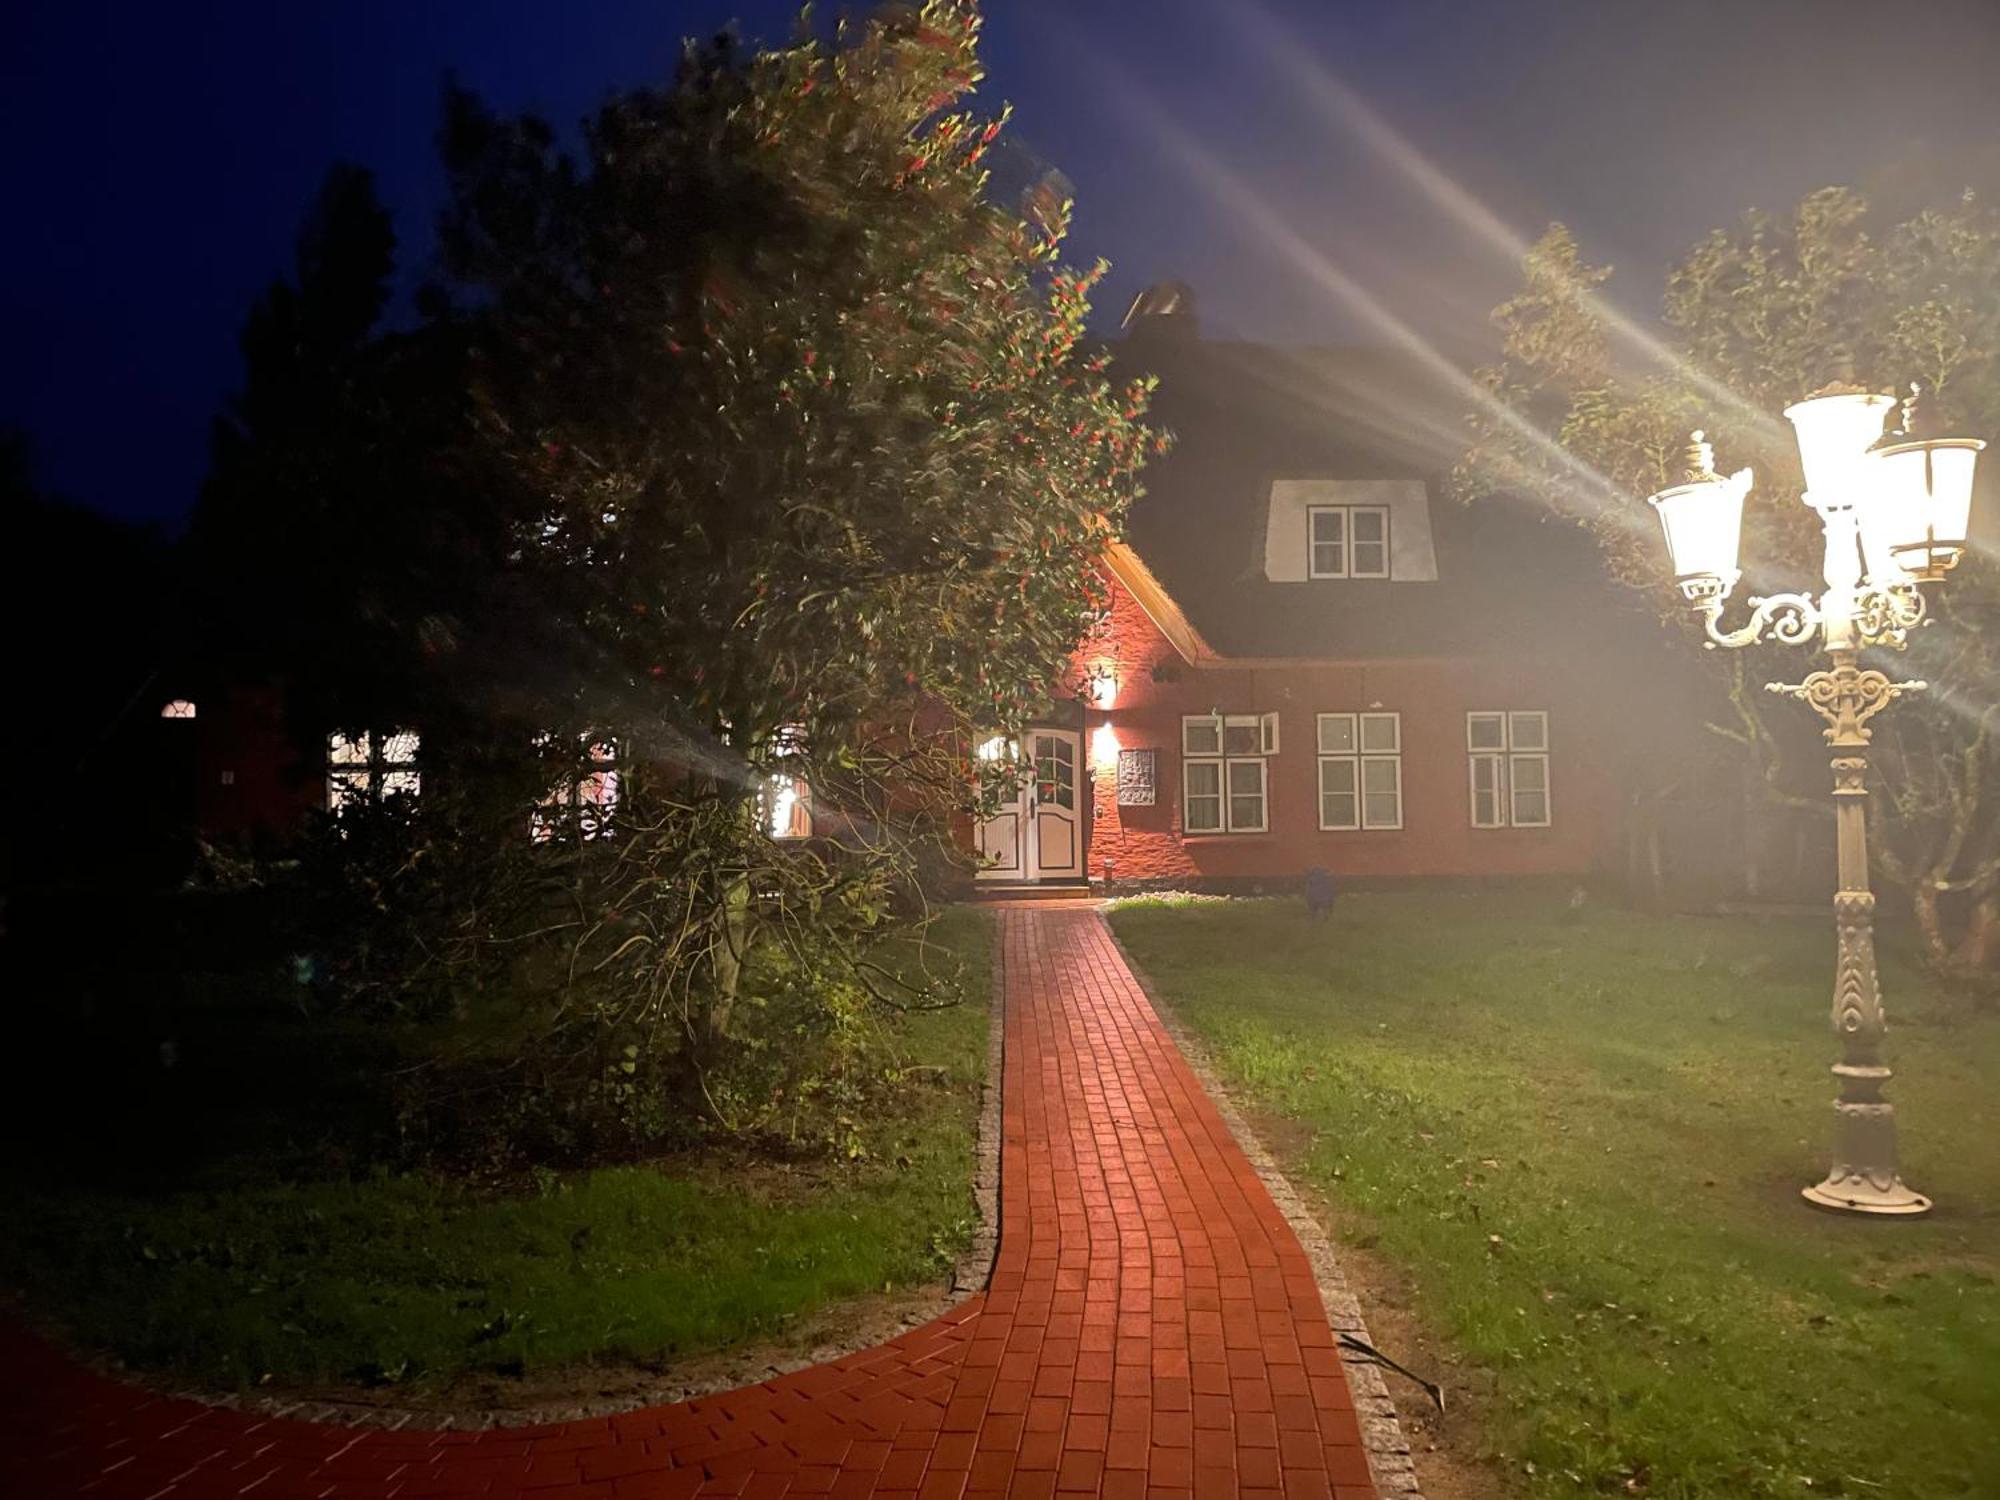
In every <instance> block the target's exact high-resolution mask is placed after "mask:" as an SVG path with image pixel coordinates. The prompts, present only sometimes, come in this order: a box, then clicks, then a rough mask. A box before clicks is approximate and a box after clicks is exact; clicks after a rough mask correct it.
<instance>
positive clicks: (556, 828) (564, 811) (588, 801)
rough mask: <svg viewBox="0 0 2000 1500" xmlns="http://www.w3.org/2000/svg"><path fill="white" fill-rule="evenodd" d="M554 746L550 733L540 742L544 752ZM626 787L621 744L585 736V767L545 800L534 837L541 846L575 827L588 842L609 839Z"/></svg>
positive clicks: (534, 823)
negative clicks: (620, 751)
mask: <svg viewBox="0 0 2000 1500" xmlns="http://www.w3.org/2000/svg"><path fill="white" fill-rule="evenodd" d="M552 743H553V737H552V736H550V735H546V734H545V735H542V736H541V737H540V738H539V739H538V740H537V741H536V744H537V746H538V748H541V749H543V750H546V749H547V748H548V747H549V745H550V744H552ZM623 786H624V782H623V776H622V773H621V772H620V770H619V759H618V745H617V742H616V741H615V740H608V739H597V738H594V737H593V736H591V735H588V734H586V735H584V736H583V761H582V763H581V765H579V766H577V767H575V768H573V769H572V770H571V771H570V773H569V774H567V775H565V776H564V777H563V779H562V780H561V781H560V782H558V783H557V784H556V786H554V787H553V788H551V789H550V791H549V794H548V796H546V797H544V798H543V799H542V803H541V805H540V806H539V807H537V808H536V809H535V813H534V818H533V820H532V822H531V823H530V825H529V830H530V833H531V836H532V837H533V838H534V840H535V842H536V843H538V844H540V843H545V842H547V841H548V840H549V839H552V838H554V837H555V836H556V835H557V834H558V833H562V832H564V831H566V830H568V829H571V828H574V829H575V830H576V832H577V834H578V836H579V837H581V838H584V839H596V838H609V837H610V836H611V823H612V816H613V814H615V813H616V812H617V810H618V797H619V793H620V792H621V791H622V790H623Z"/></svg>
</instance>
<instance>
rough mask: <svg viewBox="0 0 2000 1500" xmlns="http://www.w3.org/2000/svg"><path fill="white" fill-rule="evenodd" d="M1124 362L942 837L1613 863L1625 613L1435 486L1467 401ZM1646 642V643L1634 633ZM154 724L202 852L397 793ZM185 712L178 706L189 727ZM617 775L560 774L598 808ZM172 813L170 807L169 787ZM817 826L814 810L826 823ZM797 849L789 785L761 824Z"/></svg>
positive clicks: (1368, 369)
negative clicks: (989, 790)
mask: <svg viewBox="0 0 2000 1500" xmlns="http://www.w3.org/2000/svg"><path fill="white" fill-rule="evenodd" d="M1128 327H1129V336H1128V338H1127V339H1126V340H1125V341H1124V343H1123V344H1121V346H1120V354H1119V359H1120V363H1121V364H1134V365H1140V366H1143V367H1146V368H1150V369H1152V370H1153V371H1154V372H1155V373H1156V374H1158V375H1159V377H1160V382H1161V384H1160V390H1159V394H1158V399H1157V402H1156V405H1155V415H1156V418H1157V419H1158V420H1159V421H1160V422H1161V423H1162V424H1163V425H1165V426H1166V427H1168V428H1169V429H1170V430H1171V431H1172V432H1173V433H1174V436H1175V446H1174V448H1173V450H1172V451H1171V452H1170V453H1169V454H1168V455H1167V456H1166V457H1165V458H1163V459H1160V460H1158V461H1156V463H1155V464H1154V466H1153V467H1152V468H1150V469H1149V470H1148V472H1147V476H1146V483H1147V494H1146V495H1145V496H1144V498H1142V499H1141V500H1140V501H1139V502H1138V503H1137V504H1136V505H1135V506H1134V508H1133V511H1132V513H1131V515H1130V517H1129V522H1128V538H1127V540H1126V541H1124V542H1121V543H1118V544H1116V545H1114V546H1113V547H1111V548H1110V549H1109V550H1108V552H1107V554H1106V556H1105V559H1104V576H1105V581H1106V585H1107V590H1108V595H1109V608H1108V610H1107V611H1106V613H1105V615H1104V617H1103V619H1102V622H1101V624H1100V626H1099V628H1098V629H1097V630H1096V631H1095V632H1094V633H1093V635H1092V636H1091V638H1090V639H1088V640H1087V641H1086V642H1085V643H1084V645H1083V646H1082V648H1081V649H1080V650H1079V651H1078V653H1077V656H1076V661H1075V680H1076V684H1077V686H1078V689H1079V692H1078V696H1077V698H1076V699H1075V700H1073V701H1071V702H1069V703H1067V704H1065V705H1064V706H1063V707H1062V708H1061V709H1060V710H1058V711H1056V712H1053V713H1052V714H1051V715H1050V716H1049V717H1048V718H1046V719H1045V720H1043V721H1042V722H1040V723H1038V724H1036V725H1033V726H1031V727H1030V728H1029V729H1028V730H1027V731H1026V733H1025V735H1024V738H1023V741H1022V742H1021V743H1020V744H1018V745H1013V746H1007V745H1003V744H1002V743H1000V742H999V741H997V740H994V741H989V742H988V743H987V744H986V745H984V746H982V747H980V753H982V754H1019V755H1021V756H1023V757H1026V758H1029V759H1031V760H1032V761H1033V763H1034V766H1035V770H1036V774H1035V776H1034V777H1032V778H1030V779H1029V784H1028V785H1026V786H1024V787H1023V789H1022V790H1021V792H1020V793H1019V794H1018V796H1017V797H1016V798H1015V800H1014V801H1013V803H1012V804H1011V805H1009V806H1008V807H1006V808H1004V809H1003V810H1002V811H1001V812H1000V813H999V814H998V815H997V816H996V817H994V818H992V819H990V820H988V821H986V822H985V823H984V824H983V825H981V826H980V827H978V828H977V829H974V830H970V832H969V837H970V841H971V842H972V843H973V845H974V847H975V849H976V851H977V852H978V853H979V855H980V856H981V857H982V859H983V865H984V867H983V869H982V870H981V872H980V874H979V875H978V876H977V877H976V878H977V880H978V881H979V882H980V883H981V884H985V885H1002V886H1004V885H1014V884H1024V883H1026V884H1036V885H1071V886H1081V885H1083V884H1085V883H1086V882H1087V883H1088V884H1090V885H1092V886H1099V887H1103V886H1110V887H1117V888H1130V887H1138V886H1181V885H1187V886H1203V887H1217V888H1257V887H1268V888H1272V889H1279V888H1296V886H1297V883H1298V882H1299V880H1300V879H1301V877H1302V876H1303V874H1304V872H1305V871H1307V870H1309V869H1312V868H1314V867H1321V868H1324V869H1326V870H1328V871H1331V872H1332V873H1334V874H1335V876H1336V877H1339V878H1342V879H1346V878H1355V877H1358V878H1364V879H1396V878H1426V879H1434V878H1438V877H1507V876H1535V875H1540V876H1563V877H1581V876H1585V875H1588V874H1591V873H1593V872H1595V871H1597V870H1599V869H1600V868H1603V867H1605V866H1606V865H1608V864H1611V863H1613V862H1615V861H1616V860H1617V859H1618V858H1620V857H1621V855H1620V853H1619V851H1620V849H1621V847H1622V835H1623V831H1624V830H1623V827H1622V823H1623V818H1622V814H1623V812H1624V809H1625V806H1626V802H1627V794H1626V793H1625V792H1624V791H1623V790H1622V789H1621V778H1620V776H1619V767H1620V765H1621V762H1623V761H1624V760H1625V759H1626V758H1627V757H1628V756H1629V755H1631V754H1632V753H1633V749H1634V746H1635V744H1637V743H1642V742H1647V743H1650V744H1651V745H1652V747H1653V750H1654V752H1655V753H1656V754H1657V753H1658V751H1659V747H1660V745H1661V744H1662V743H1663V742H1664V741H1663V736H1662V734H1661V733H1660V731H1658V730H1657V729H1655V730H1650V731H1649V730H1646V729H1644V728H1643V726H1644V725H1646V724H1647V723H1648V721H1649V718H1650V716H1649V715H1648V713H1647V712H1646V709H1647V702H1646V700H1647V693H1646V691H1645V684H1646V677H1647V673H1648V672H1649V671H1651V670H1653V668H1654V665H1655V663H1656V662H1657V660H1658V657H1657V654H1656V653H1649V652H1648V651H1646V650H1645V649H1644V644H1643V642H1639V643H1638V644H1636V645H1635V643H1634V641H1633V640H1632V639H1631V636H1632V633H1633V631H1634V630H1635V629H1637V630H1639V631H1642V632H1650V631H1651V627H1650V626H1649V625H1647V624H1646V623H1645V622H1644V620H1643V619H1641V618H1639V617H1637V616H1635V615H1633V614H1632V613H1631V612H1630V611H1624V610H1620V609H1617V608H1616V607H1614V606H1612V605H1611V603H1610V601H1609V600H1608V599H1607V598H1606V597H1605V591H1604V587H1603V585H1602V584H1601V582H1600V580H1601V577H1602V570H1601V567H1600V566H1599V565H1598V562H1597V560H1596V559H1595V557H1594V556H1593V555H1592V553H1591V546H1590V543H1589V542H1588V540H1587V538H1585V537H1584V536H1583V535H1582V534H1581V533H1580V532H1579V531H1578V530H1577V529H1576V528H1574V527H1571V526H1567V525H1564V524H1562V523H1560V522H1557V521H1551V520H1550V519H1549V518H1548V517H1547V516H1546V515H1545V514H1543V513H1542V512H1540V511H1539V510H1537V509H1536V508H1534V507H1532V506H1523V507H1513V506H1508V505H1503V504H1497V503H1496V504H1488V505H1482V506H1479V507H1474V508H1467V507H1464V506H1462V505H1460V504H1459V503H1457V502H1456V501H1455V500H1453V499H1451V498H1449V497H1448V496H1447V495H1446V494H1445V493H1444V486H1443V483H1442V476H1443V475H1444V473H1445V472H1446V471H1447V470H1448V468H1449V466H1450V464H1451V462H1452V461H1453V459H1454V458H1455V457H1456V454H1457V451H1458V444H1459V441H1460V434H1461V425H1460V413H1461V412H1462V409H1463V406H1464V401H1465V397H1464V396H1463V394H1462V393H1460V392H1458V391H1454V390H1451V389H1448V388H1445V387H1443V386H1441V385H1440V384H1438V383H1437V382H1436V381H1435V380H1431V379H1426V378H1424V377H1422V376H1420V374H1419V373H1418V372H1417V371H1416V369H1415V368H1414V367H1413V366H1412V365H1410V364H1409V363H1408V362H1406V361H1401V360H1398V359H1396V358H1394V357H1391V356H1388V355H1384V354H1381V353H1379V352H1369V351H1355V350H1346V351H1327V350H1302V349H1285V350H1280V349H1274V348H1269V347H1262V346H1255V345H1245V344H1231V343H1219V342H1212V341H1203V340H1201V339H1200V338H1198V337H1197V336H1196V334H1195V332H1194V329H1193V318H1192V311H1191V299H1189V298H1188V297H1187V295H1186V293H1185V291H1184V289H1169V290H1168V291H1167V293H1166V294H1165V295H1162V294H1161V293H1160V292H1159V291H1157V290H1156V291H1155V292H1149V293H1148V294H1147V296H1145V297H1142V298H1141V300H1140V303H1139V304H1138V305H1136V306H1135V310H1134V316H1133V317H1132V318H1131V319H1128ZM1655 634H1656V633H1655ZM181 692H185V693H186V696H187V698H188V700H189V702H190V704H192V702H193V700H197V699H198V700H199V703H198V717H189V718H174V717H163V718H162V719H160V720H158V721H156V722H155V723H154V724H153V725H152V726H151V729H152V732H153V733H154V734H156V735H157V736H158V738H159V739H160V741H161V744H160V745H159V746H158V747H157V749H158V754H157V759H158V760H159V761H160V763H161V764H162V766H163V767H164V766H166V765H168V764H171V765H172V767H173V768H174V771H175V774H174V776H173V778H172V779H173V780H174V781H175V782H176V783H178V784H179V785H181V786H192V788H193V789H194V791H193V797H192V802H193V805H192V806H191V807H188V808H186V813H187V815H188V821H189V822H190V823H191V824H192V825H193V826H194V827H196V828H198V829H200V830H202V831H203V832H204V834H206V835H207V836H209V837H211V838H216V837H220V838H225V839H229V840H233V841H242V840H246V839H249V838H251V837H254V836H259V835H266V834H275V835H279V836H282V835H283V833H284V832H285V831H286V830H287V829H290V828H294V827H296V826H297V824H298V822H299V821H300V820H301V819H302V817H303V816H304V815H305V814H306V812H307V811H308V810H309V809H312V808H323V807H327V806H329V805H339V804H341V803H343V802H344V801H346V800H349V799H351V798H354V797H361V798H367V797H371V796H376V795H383V794H387V793H389V792H403V793H415V792H416V791H417V790H418V787H419V783H420V771H419V766H418V759H419V757H418V754H417V746H418V744H419V730H420V727H421V726H410V727H408V728H405V729H402V730H386V729H385V730H384V731H383V732H381V733H379V734H371V735H362V736H360V737H359V738H350V737H348V736H345V735H334V736H332V737H330V738H329V740H328V741H327V746H328V748H327V751H326V753H325V755H324V756H323V757H322V756H319V755H316V754H308V755H304V756H301V755H300V754H299V753H298V752H297V750H296V749H295V748H294V746H293V745H292V743H291V742H290V741H289V740H288V738H287V736H286V733H285V729H284V725H283V723H282V715H281V712H280V709H281V699H280V695H279V694H278V693H277V692H276V691H275V690H264V691H235V692H231V691H226V690H224V689H221V688H219V687H217V686H215V685H214V684H203V685H201V686H200V687H197V686H196V685H195V684H192V683H190V684H188V686H187V687H186V688H181V687H178V686H174V687H167V686H165V685H164V684H163V693H171V694H178V693H181ZM188 711H189V713H190V715H193V714H194V713H195V712H196V710H195V709H194V708H192V707H190V708H189V710H188ZM618 777H619V773H618V772H617V771H616V770H614V769H611V762H609V761H607V762H606V769H605V770H604V771H603V772H602V773H600V774H597V775H594V776H592V777H590V778H587V782H588V785H589V787H590V788H591V791H590V792H589V794H588V797H587V798H586V800H589V801H591V802H592V803H593V804H602V806H603V808H604V809H605V810H607V811H608V809H609V807H610V806H611V805H612V804H613V803H615V801H616V797H617V787H618ZM183 795H185V794H183ZM822 811H825V812H828V813H830V812H831V810H830V809H828V810H822ZM774 816H775V817H776V819H777V823H776V824H775V825H774V828H776V829H779V830H781V831H780V832H779V836H781V837H810V836H812V834H813V832H814V829H813V823H814V820H815V816H816V812H815V810H814V809H813V808H812V806H811V800H810V797H809V794H806V795H798V796H793V797H790V798H783V797H781V800H780V802H779V804H778V805H777V806H775V807H774Z"/></svg>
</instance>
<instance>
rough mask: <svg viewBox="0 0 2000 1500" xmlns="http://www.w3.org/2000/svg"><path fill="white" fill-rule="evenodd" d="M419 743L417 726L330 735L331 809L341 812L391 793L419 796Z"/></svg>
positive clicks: (328, 798)
mask: <svg viewBox="0 0 2000 1500" xmlns="http://www.w3.org/2000/svg"><path fill="white" fill-rule="evenodd" d="M419 743H420V742H419V738H418V735H417V731H416V730H414V729H391V730H388V731H380V730H372V729H365V730H363V731H361V732H360V733H359V734H346V733H336V734H330V735H328V736H327V738H326V805H327V810H328V811H330V812H336V813H337V812H339V811H341V810H342V809H343V808H348V807H356V806H361V805H364V804H366V803H370V802H381V801H383V800H385V799H387V798H390V797H415V796H416V795H417V793H418V792H420V791H422V790H423V777H422V776H421V775H420V774H419V773H418V771H417V750H418V746H419Z"/></svg>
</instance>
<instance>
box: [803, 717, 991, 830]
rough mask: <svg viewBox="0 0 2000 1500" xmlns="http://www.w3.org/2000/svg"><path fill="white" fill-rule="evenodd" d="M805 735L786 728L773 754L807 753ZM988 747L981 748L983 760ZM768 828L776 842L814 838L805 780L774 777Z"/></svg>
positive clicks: (810, 797) (808, 794)
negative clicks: (779, 840)
mask: <svg viewBox="0 0 2000 1500" xmlns="http://www.w3.org/2000/svg"><path fill="white" fill-rule="evenodd" d="M804 748H805V736H804V731H803V730H802V729H800V728H799V727H798V726H797V725H790V724H788V725H786V726H784V727H783V728H781V729H780V730H779V731H778V732H777V733H776V734H775V735H773V736H772V737H771V751H772V754H773V755H775V756H776V757H777V758H778V759H779V760H781V761H782V760H785V759H787V758H789V757H791V756H794V755H799V754H802V753H803V752H804ZM985 749H986V747H985V746H981V747H980V753H981V756H982V758H989V757H986V756H985ZM764 818H765V827H766V829H767V830H768V831H769V832H770V835H771V837H772V838H774V839H805V838H811V837H812V831H813V830H812V788H811V787H810V786H808V785H807V784H806V779H805V778H804V777H803V776H794V775H791V774H789V773H787V772H784V771H779V772H777V773H776V774H774V775H772V776H771V777H769V778H768V780H767V781H766V782H765V792H764Z"/></svg>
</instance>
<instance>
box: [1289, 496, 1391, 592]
mask: <svg viewBox="0 0 2000 1500" xmlns="http://www.w3.org/2000/svg"><path fill="white" fill-rule="evenodd" d="M1362 515H1366V516H1378V517H1380V518H1381V521H1382V543H1381V546H1382V566H1381V568H1380V569H1379V570H1376V569H1370V570H1369V571H1367V572H1365V573H1364V572H1363V571H1361V569H1359V568H1358V567H1356V566H1355V563H1354V545H1355V543H1354V520H1355V517H1356V516H1362ZM1321 516H1338V517H1339V518H1340V537H1339V540H1338V541H1326V542H1322V541H1321V540H1320V535H1319V518H1320V517H1321ZM1370 545H1371V546H1372V545H1373V543H1370ZM1322 546H1325V547H1338V548H1339V549H1340V559H1339V561H1338V562H1337V563H1335V564H1334V565H1333V566H1331V567H1327V568H1322V567H1321V566H1320V557H1319V552H1320V548H1321V547H1322ZM1388 576H1389V507H1388V506H1386V505H1309V506H1307V507H1306V577H1308V578H1387V577H1388Z"/></svg>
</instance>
